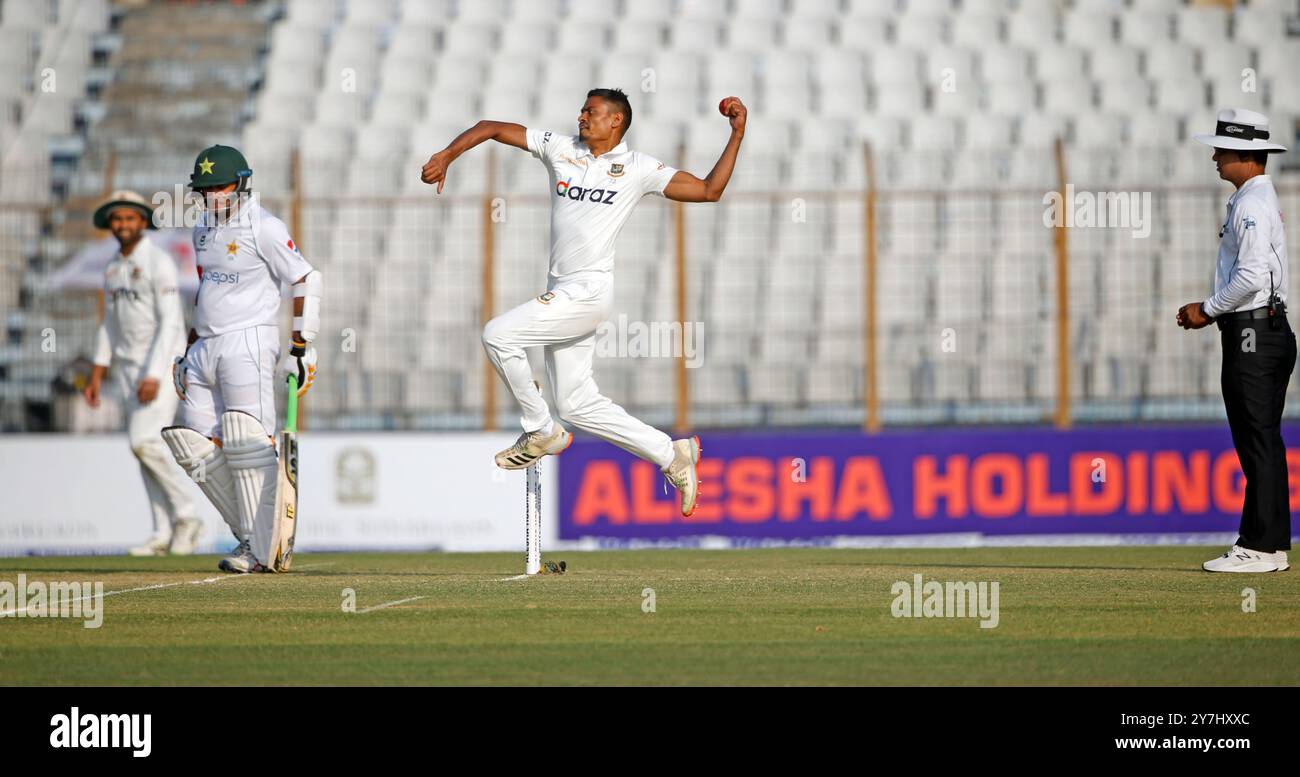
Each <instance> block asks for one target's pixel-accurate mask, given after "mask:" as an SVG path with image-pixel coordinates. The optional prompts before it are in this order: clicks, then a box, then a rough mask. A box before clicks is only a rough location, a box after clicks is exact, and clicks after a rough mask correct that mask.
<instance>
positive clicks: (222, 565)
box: [217, 540, 266, 575]
mask: <svg viewBox="0 0 1300 777" xmlns="http://www.w3.org/2000/svg"><path fill="white" fill-rule="evenodd" d="M217 569H220V570H221V571H222V572H231V573H234V574H237V575H246V574H248V573H250V572H265V571H266V567H264V566H262V563H261V562H260V561H258V560H257V556H254V555H253V549H252V548H251V547H250V546H249V544H248V540H244V541H243V542H240V543H239V547H237V548H235V551H234V552H233V553H231V554H230V555H229V556H226V557H225V558H223V559H221V561H220V562H218V563H217Z"/></svg>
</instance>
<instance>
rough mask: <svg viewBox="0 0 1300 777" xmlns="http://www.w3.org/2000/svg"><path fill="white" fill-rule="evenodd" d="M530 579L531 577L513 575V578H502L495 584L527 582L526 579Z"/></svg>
mask: <svg viewBox="0 0 1300 777" xmlns="http://www.w3.org/2000/svg"><path fill="white" fill-rule="evenodd" d="M530 577H532V575H515V576H514V577H503V578H501V579H500V580H498V581H497V582H498V583H509V582H510V581H511V580H527V579H528V578H530Z"/></svg>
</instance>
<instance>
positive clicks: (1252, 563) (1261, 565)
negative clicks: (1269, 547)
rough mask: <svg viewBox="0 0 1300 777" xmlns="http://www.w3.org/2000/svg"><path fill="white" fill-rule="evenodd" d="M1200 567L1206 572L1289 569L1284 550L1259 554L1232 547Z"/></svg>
mask: <svg viewBox="0 0 1300 777" xmlns="http://www.w3.org/2000/svg"><path fill="white" fill-rule="evenodd" d="M1201 567H1202V568H1203V569H1204V570H1205V571H1206V572H1285V571H1287V570H1288V569H1290V568H1291V564H1289V563H1288V562H1287V560H1286V551H1284V550H1279V551H1277V552H1276V553H1261V552H1259V551H1257V550H1251V549H1249V548H1243V547H1241V546H1240V545H1233V546H1232V549H1231V550H1229V551H1228V552H1227V553H1224V554H1223V555H1222V556H1219V557H1218V558H1213V559H1210V560H1209V561H1207V562H1205V563H1204V564H1202V565H1201Z"/></svg>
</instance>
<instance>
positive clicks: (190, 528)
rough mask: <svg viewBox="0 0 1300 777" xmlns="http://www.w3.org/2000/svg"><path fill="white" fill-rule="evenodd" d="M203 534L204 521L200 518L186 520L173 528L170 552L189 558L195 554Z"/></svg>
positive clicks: (177, 523) (178, 522) (180, 521)
mask: <svg viewBox="0 0 1300 777" xmlns="http://www.w3.org/2000/svg"><path fill="white" fill-rule="evenodd" d="M202 534H203V521H200V520H199V519H198V518H185V519H182V520H179V521H177V522H176V525H175V526H173V527H172V544H171V547H170V548H169V551H170V552H171V553H173V554H175V555H177V556H188V555H190V554H191V553H193V552H194V546H195V545H197V544H199V537H200V536H201V535H202Z"/></svg>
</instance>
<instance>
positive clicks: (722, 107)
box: [718, 97, 736, 116]
mask: <svg viewBox="0 0 1300 777" xmlns="http://www.w3.org/2000/svg"><path fill="white" fill-rule="evenodd" d="M734 99H736V98H734V97H723V98H722V102H720V103H718V113H721V114H722V115H723V116H726V115H727V103H729V102H731V101H732V100H734Z"/></svg>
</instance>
